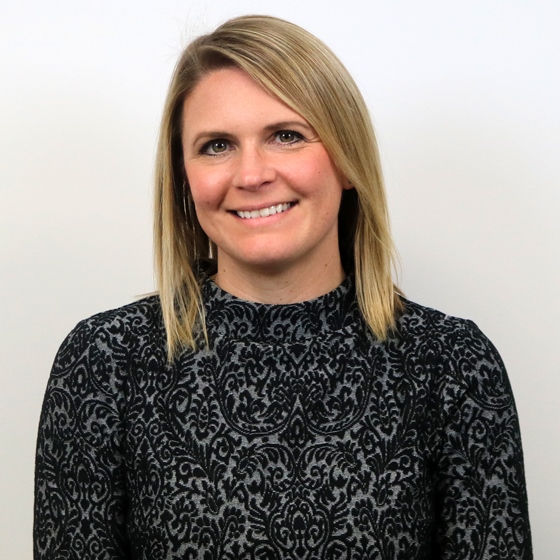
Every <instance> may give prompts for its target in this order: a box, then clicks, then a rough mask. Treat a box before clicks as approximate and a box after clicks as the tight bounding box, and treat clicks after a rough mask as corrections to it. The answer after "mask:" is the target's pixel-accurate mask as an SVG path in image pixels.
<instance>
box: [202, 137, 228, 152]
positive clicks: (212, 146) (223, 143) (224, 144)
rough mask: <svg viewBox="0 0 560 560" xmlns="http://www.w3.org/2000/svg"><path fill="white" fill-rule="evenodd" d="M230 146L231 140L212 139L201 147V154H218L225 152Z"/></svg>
mask: <svg viewBox="0 0 560 560" xmlns="http://www.w3.org/2000/svg"><path fill="white" fill-rule="evenodd" d="M228 148H229V142H228V141H227V140H222V139H220V138H218V139H216V140H210V142H206V144H204V145H203V146H202V148H200V153H201V154H206V155H208V156H217V155H218V154H223V153H224V152H226V151H227V150H228Z"/></svg>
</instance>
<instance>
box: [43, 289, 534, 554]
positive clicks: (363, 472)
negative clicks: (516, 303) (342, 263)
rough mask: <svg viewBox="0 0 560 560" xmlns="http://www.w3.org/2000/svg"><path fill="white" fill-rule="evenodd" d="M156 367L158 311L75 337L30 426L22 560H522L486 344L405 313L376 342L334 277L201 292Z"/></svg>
mask: <svg viewBox="0 0 560 560" xmlns="http://www.w3.org/2000/svg"><path fill="white" fill-rule="evenodd" d="M203 295H204V301H205V305H206V313H207V325H208V331H209V334H210V344H209V345H208V346H206V345H205V344H204V342H203V341H202V342H201V345H200V348H199V350H198V351H196V352H193V351H184V352H183V353H182V355H181V356H180V357H179V358H178V359H177V360H176V361H175V362H174V363H168V362H167V360H166V348H165V333H164V327H163V322H162V318H161V313H160V307H159V300H158V299H157V297H151V298H147V299H144V300H142V301H139V302H136V303H133V304H131V305H128V306H125V307H123V308H120V309H117V310H114V311H109V312H106V313H102V314H99V315H96V316H94V317H92V318H90V319H88V320H86V321H83V322H82V323H80V324H79V325H78V326H77V327H76V329H75V330H74V331H73V332H72V333H71V334H70V335H69V336H68V338H67V339H66V341H65V342H64V344H63V345H62V347H61V349H60V351H59V353H58V355H57V358H56V360H55V364H54V366H53V370H52V373H51V377H50V380H49V384H48V388H47V393H46V397H45V402H44V406H43V411H42V415H41V424H40V429H39V440H38V451H37V465H36V488H35V504H36V505H35V527H34V546H35V559H36V560H38V559H49V560H63V559H76V560H89V559H100V560H101V559H103V560H117V559H119V560H122V559H135V560H136V559H138V560H140V559H142V560H159V559H187V558H204V559H218V558H220V559H232V560H233V559H245V558H247V559H252V558H255V559H257V558H258V559H277V560H289V559H294V560H296V559H297V560H303V559H332V560H341V559H355V560H358V559H360V560H362V559H380V560H381V559H383V560H395V559H402V560H414V559H446V560H447V559H449V560H451V559H473V560H474V559H492V560H495V559H508V560H517V559H529V558H532V553H531V538H530V530H529V522H528V513H527V498H526V492H525V482H524V473H523V458H522V451H521V441H520V434H519V426H518V420H517V414H516V411H515V405H514V401H513V396H512V393H511V389H510V385H509V382H508V379H507V376H506V373H505V370H504V367H503V364H502V361H501V359H500V357H499V356H498V354H497V352H496V350H495V349H494V347H493V346H492V344H491V343H490V342H489V341H488V340H487V339H486V338H485V336H484V335H483V334H482V333H481V332H480V331H479V330H478V328H477V327H476V326H475V325H474V324H473V323H472V322H470V321H465V320H461V319H457V318H453V317H449V316H446V315H443V314H442V313H439V312H437V311H434V310H431V309H428V308H425V307H421V306H419V305H417V304H414V303H411V302H405V303H406V311H405V312H404V314H403V315H402V316H401V317H400V319H399V321H398V325H397V329H396V330H395V333H394V334H393V335H392V336H391V337H390V338H389V339H388V340H387V341H385V342H379V341H377V340H376V339H375V338H374V337H373V335H372V334H371V333H370V332H369V331H368V329H367V328H366V326H365V324H364V322H363V320H362V318H361V315H360V312H359V310H358V307H357V304H356V296H355V291H354V286H353V283H352V280H351V279H347V280H346V281H345V282H344V283H343V284H342V285H341V286H340V287H339V288H337V289H336V290H334V291H333V292H331V293H329V294H326V295H325V296H323V297H320V298H318V299H315V300H312V301H308V302H303V303H298V304H291V305H264V304H258V303H250V302H246V301H242V300H239V299H236V298H235V297H233V296H231V295H229V294H227V293H225V292H223V291H221V290H220V289H219V288H218V287H217V286H216V285H215V284H214V283H212V282H211V281H206V282H205V284H204V285H203Z"/></svg>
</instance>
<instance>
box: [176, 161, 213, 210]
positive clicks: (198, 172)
mask: <svg viewBox="0 0 560 560" xmlns="http://www.w3.org/2000/svg"><path fill="white" fill-rule="evenodd" d="M185 172H186V175H187V180H188V182H189V186H190V189H191V193H192V197H193V201H194V204H195V207H196V208H197V210H199V209H202V208H210V207H212V206H215V205H217V204H219V201H220V199H221V191H222V189H221V187H220V185H221V181H220V180H219V177H218V176H217V175H216V174H215V173H212V172H209V170H208V168H206V167H205V168H198V166H187V167H186V169H185Z"/></svg>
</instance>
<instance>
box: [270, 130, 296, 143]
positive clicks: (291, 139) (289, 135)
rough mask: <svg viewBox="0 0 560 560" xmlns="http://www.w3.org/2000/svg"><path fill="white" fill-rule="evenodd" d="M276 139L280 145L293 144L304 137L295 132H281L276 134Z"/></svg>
mask: <svg viewBox="0 0 560 560" xmlns="http://www.w3.org/2000/svg"><path fill="white" fill-rule="evenodd" d="M276 139H277V140H278V142H280V144H293V143H295V142H298V141H299V140H301V139H302V136H301V134H298V133H297V132H294V131H293V130H281V131H280V132H277V133H276Z"/></svg>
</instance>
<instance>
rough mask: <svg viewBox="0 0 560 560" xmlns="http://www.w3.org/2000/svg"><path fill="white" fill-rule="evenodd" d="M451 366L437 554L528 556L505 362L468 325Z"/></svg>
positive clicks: (512, 559) (511, 559)
mask: <svg viewBox="0 0 560 560" xmlns="http://www.w3.org/2000/svg"><path fill="white" fill-rule="evenodd" d="M451 366H452V369H453V374H452V375H453V378H454V379H453V382H452V383H450V384H449V386H448V389H447V390H446V392H445V394H444V416H443V419H444V425H443V447H442V454H441V457H440V462H439V469H438V480H437V486H436V489H437V490H436V491H437V495H436V508H437V509H436V511H437V513H438V529H437V543H438V551H439V555H438V558H442V559H449V560H450V559H451V558H454V559H461V560H463V559H467V558H468V559H471V558H472V559H475V558H476V559H481V560H482V559H492V560H494V559H496V560H497V559H502V558H503V559H507V560H529V559H531V558H532V557H533V555H532V549H531V533H530V527H529V517H528V509H527V494H526V489H525V474H524V469H523V452H522V449H521V436H520V431H519V423H518V418H517V412H516V409H515V402H514V399H513V394H512V391H511V387H510V384H509V380H508V378H507V374H506V371H505V368H504V366H503V363H502V360H501V358H500V356H499V355H498V352H497V351H496V349H495V348H494V346H493V345H492V343H491V342H490V341H489V340H488V339H487V338H486V337H485V336H484V335H483V334H482V333H481V332H480V330H479V329H478V328H477V327H476V325H474V323H471V322H468V323H466V325H465V329H464V335H463V337H461V338H459V339H458V340H457V344H456V346H455V349H454V351H453V354H452V357H451Z"/></svg>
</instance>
